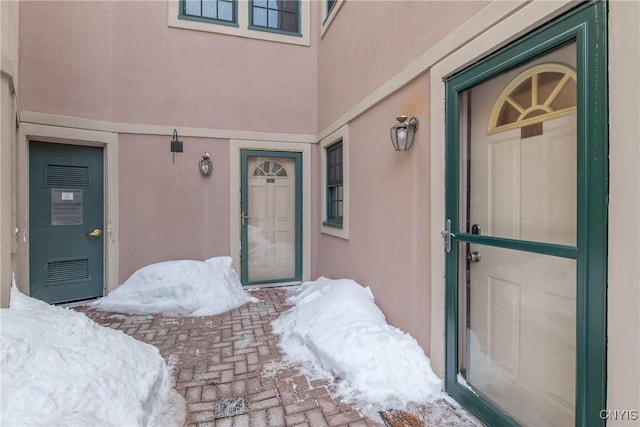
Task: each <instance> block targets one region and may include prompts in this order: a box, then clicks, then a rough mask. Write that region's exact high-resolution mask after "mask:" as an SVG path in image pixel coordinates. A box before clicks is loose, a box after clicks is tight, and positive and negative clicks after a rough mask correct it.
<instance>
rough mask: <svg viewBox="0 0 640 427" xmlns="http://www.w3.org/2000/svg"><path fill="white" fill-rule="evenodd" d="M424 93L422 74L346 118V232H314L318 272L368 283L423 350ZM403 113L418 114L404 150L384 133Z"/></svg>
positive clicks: (425, 278) (426, 323)
mask: <svg viewBox="0 0 640 427" xmlns="http://www.w3.org/2000/svg"><path fill="white" fill-rule="evenodd" d="M428 99H429V79H428V77H427V76H421V77H420V78H418V79H417V80H415V81H414V82H412V83H411V84H409V85H407V86H406V87H405V88H403V89H402V90H400V91H398V92H397V93H395V94H393V95H392V96H391V97H389V98H388V99H387V100H386V101H385V102H383V103H380V104H378V105H376V106H374V107H373V108H371V109H370V110H369V111H367V112H366V113H365V114H363V115H361V116H360V117H358V118H357V119H355V120H353V121H352V122H351V123H350V124H349V176H348V177H347V179H348V185H349V192H350V199H349V206H350V207H349V221H350V223H349V239H348V240H345V239H342V238H339V237H334V236H330V235H326V234H319V236H318V240H317V248H318V249H317V259H318V262H317V267H316V271H315V273H316V274H315V275H316V276H317V275H324V276H327V277H333V278H342V277H347V278H352V279H354V280H356V281H357V282H359V283H361V284H363V285H367V286H371V288H372V290H373V293H374V295H375V296H376V302H377V304H378V305H379V306H380V308H381V309H382V310H383V312H384V313H385V315H386V316H387V320H388V321H389V322H390V323H392V324H393V325H395V326H398V327H400V328H401V329H403V330H405V331H410V332H411V334H412V335H413V336H414V337H415V338H416V339H418V341H419V342H420V344H421V345H422V346H423V347H424V348H425V350H427V351H428V349H429V337H430V335H429V319H430V316H429V312H428V310H424V307H428V306H429V304H430V301H429V283H428V282H429V281H428V277H429V262H428V260H429V234H428V224H429V221H430V216H429V206H428V200H429V188H428V185H427V183H428V177H429V160H428V159H429V138H428V135H429V133H428V113H429V112H428V105H429V103H428ZM401 113H405V114H407V115H409V116H413V115H415V116H418V117H419V118H420V119H421V120H422V122H421V124H420V126H421V127H420V128H419V129H418V132H417V134H416V140H415V142H414V146H413V147H412V148H411V151H408V152H396V151H394V149H393V147H392V146H391V141H390V139H389V128H390V127H391V126H392V125H393V124H394V123H395V117H396V116H397V115H399V114H401ZM423 126H424V129H423V128H422V127H423ZM320 217H321V215H320V214H318V218H319V219H320Z"/></svg>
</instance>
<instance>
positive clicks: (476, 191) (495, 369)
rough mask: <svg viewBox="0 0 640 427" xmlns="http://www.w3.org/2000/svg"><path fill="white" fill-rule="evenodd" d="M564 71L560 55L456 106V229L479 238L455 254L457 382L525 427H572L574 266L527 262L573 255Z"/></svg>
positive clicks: (571, 62) (571, 155) (570, 126)
mask: <svg viewBox="0 0 640 427" xmlns="http://www.w3.org/2000/svg"><path fill="white" fill-rule="evenodd" d="M575 62H576V47H575V44H571V45H568V46H565V47H563V48H560V49H558V50H555V51H553V52H552V53H550V54H547V55H545V56H543V57H540V58H537V59H535V60H534V61H531V62H529V63H527V64H525V65H523V66H521V67H519V68H517V69H514V70H511V71H509V72H507V73H504V74H501V75H499V76H497V77H495V78H493V79H491V80H488V81H485V82H483V83H481V84H479V85H477V86H475V87H473V88H471V89H469V90H467V91H466V92H463V93H461V98H460V101H461V102H460V105H461V107H460V121H461V123H460V135H461V136H460V168H459V170H460V207H461V208H460V213H459V215H460V217H459V218H460V220H459V224H460V229H461V230H460V231H461V233H464V234H468V235H478V236H479V237H480V239H476V240H474V241H473V242H462V243H460V247H459V248H460V251H459V253H460V256H459V284H458V286H459V295H460V299H459V302H460V311H459V317H460V319H459V320H460V323H459V325H460V330H459V335H458V337H459V339H458V345H459V355H458V356H459V357H458V361H459V365H460V366H459V372H460V375H459V377H458V382H460V383H463V384H465V385H467V386H469V387H470V388H471V389H472V390H473V391H474V392H475V393H476V394H477V395H479V396H480V397H481V398H483V399H486V400H487V401H489V402H490V403H492V404H493V405H494V406H496V407H497V408H498V409H500V410H501V411H502V412H504V413H506V414H507V415H508V416H509V417H511V418H512V419H514V420H515V421H517V422H518V423H520V424H521V425H525V426H536V427H542V426H565V425H574V420H575V392H574V389H575V363H576V288H577V282H576V271H577V263H576V260H575V259H569V258H562V257H558V256H551V255H545V254H544V253H538V252H540V251H542V252H544V249H540V248H541V247H543V246H541V245H539V243H543V244H546V245H547V246H550V245H562V246H565V247H575V246H576V245H577V239H576V234H577V196H576V195H577V185H578V178H577V154H576V153H577V151H576V147H577V131H576V130H577V126H576V111H575V106H576V103H577V100H576V91H575V82H576V78H575V71H574V70H575ZM484 236H488V237H490V238H489V239H483V238H482V237H484ZM491 238H493V240H492V239H491ZM462 240H464V238H463V239H462ZM513 241H520V243H519V245H520V246H518V248H522V249H523V250H515V249H504V248H503V247H501V246H504V245H507V247H508V246H509V245H511V243H509V242H513ZM527 242H530V243H527ZM533 242H535V244H536V245H534V244H533Z"/></svg>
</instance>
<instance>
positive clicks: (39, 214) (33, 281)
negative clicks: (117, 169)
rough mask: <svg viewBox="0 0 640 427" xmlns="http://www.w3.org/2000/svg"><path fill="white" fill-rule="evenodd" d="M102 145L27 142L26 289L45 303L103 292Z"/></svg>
mask: <svg viewBox="0 0 640 427" xmlns="http://www.w3.org/2000/svg"><path fill="white" fill-rule="evenodd" d="M103 212H104V189H103V150H102V148H98V147H86V146H76V145H67V144H54V143H43V142H35V141H32V142H31V143H30V145H29V276H30V293H31V296H32V297H34V298H38V299H41V300H43V301H46V302H49V303H58V302H65V301H75V300H82V299H88V298H94V297H99V296H102V293H103V291H102V290H103V270H104V266H103V263H104V261H103V253H104V238H103V236H102V233H103V226H104V219H103V215H104V214H103Z"/></svg>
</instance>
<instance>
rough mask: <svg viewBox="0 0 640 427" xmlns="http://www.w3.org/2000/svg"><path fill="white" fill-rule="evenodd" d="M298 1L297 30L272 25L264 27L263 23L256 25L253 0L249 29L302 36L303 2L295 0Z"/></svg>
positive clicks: (251, 0) (250, 7) (251, 2)
mask: <svg viewBox="0 0 640 427" xmlns="http://www.w3.org/2000/svg"><path fill="white" fill-rule="evenodd" d="M294 1H295V2H296V5H297V10H296V19H297V23H296V25H297V27H298V29H297V30H296V31H288V30H282V29H279V28H271V27H263V26H261V25H254V24H253V3H254V1H253V0H249V29H250V30H254V31H264V32H267V33H276V34H286V35H289V36H297V37H302V33H301V31H300V29H301V23H300V21H301V19H300V10H301V4H300V3H301V2H302V0H294Z"/></svg>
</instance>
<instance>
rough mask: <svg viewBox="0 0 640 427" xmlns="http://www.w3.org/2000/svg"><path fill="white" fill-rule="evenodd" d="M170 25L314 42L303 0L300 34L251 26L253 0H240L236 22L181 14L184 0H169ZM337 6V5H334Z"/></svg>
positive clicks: (288, 41) (296, 42)
mask: <svg viewBox="0 0 640 427" xmlns="http://www.w3.org/2000/svg"><path fill="white" fill-rule="evenodd" d="M167 2H168V4H167V25H168V26H169V27H171V28H180V29H184V30H194V31H203V32H208V33H218V34H226V35H230V36H237V37H245V38H250V39H257V40H266V41H272V42H277V43H286V44H293V45H299V46H310V45H311V4H312V2H310V1H306V0H300V1H299V3H298V8H299V9H298V20H299V22H298V29H299V34H293V33H290V32H277V31H270V30H265V29H262V28H260V27H253V28H249V22H250V21H249V1H246V0H236V2H235V3H236V5H237V10H236V20H237V22H236V24H232V25H229V23H227V22H226V21H215V20H209V19H207V18H197V17H190V16H185V15H181V14H180V4H181V3H180V0H167ZM334 9H335V8H334Z"/></svg>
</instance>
